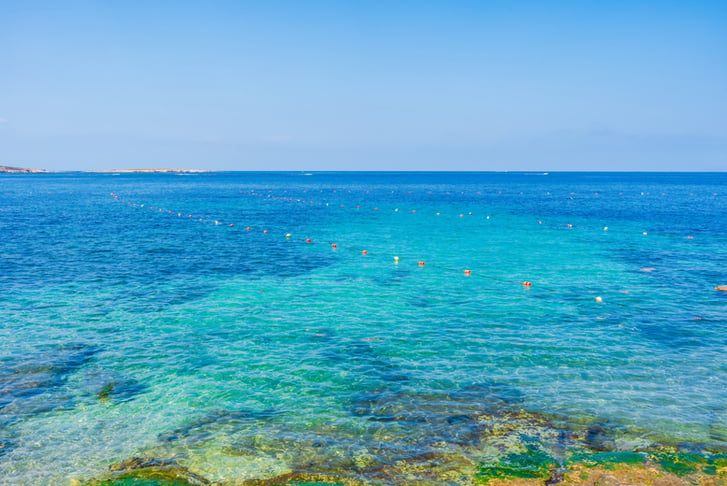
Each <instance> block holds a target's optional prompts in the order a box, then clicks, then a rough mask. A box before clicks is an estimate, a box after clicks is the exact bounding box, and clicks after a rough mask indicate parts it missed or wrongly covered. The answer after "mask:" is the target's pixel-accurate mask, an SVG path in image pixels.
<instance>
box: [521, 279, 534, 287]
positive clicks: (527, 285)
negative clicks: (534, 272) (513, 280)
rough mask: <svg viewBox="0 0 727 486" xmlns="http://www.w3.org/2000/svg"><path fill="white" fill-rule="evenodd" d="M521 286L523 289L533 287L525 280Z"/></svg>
mask: <svg viewBox="0 0 727 486" xmlns="http://www.w3.org/2000/svg"><path fill="white" fill-rule="evenodd" d="M523 285H524V286H525V287H532V286H533V284H532V283H530V282H528V281H527V280H526V281H525V282H523Z"/></svg>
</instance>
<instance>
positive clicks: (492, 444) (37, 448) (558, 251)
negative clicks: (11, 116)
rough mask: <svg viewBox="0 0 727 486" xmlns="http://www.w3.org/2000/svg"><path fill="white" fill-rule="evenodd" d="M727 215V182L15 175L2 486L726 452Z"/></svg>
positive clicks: (433, 479) (381, 478) (5, 200)
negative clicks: (664, 448)
mask: <svg viewBox="0 0 727 486" xmlns="http://www.w3.org/2000/svg"><path fill="white" fill-rule="evenodd" d="M726 203H727V174H616V173H613V174H598V173H596V174H594V173H580V174H579V173H551V174H547V175H544V174H523V173H474V174H471V173H470V174H467V173H314V174H312V175H305V174H303V173H205V174H195V175H185V176H179V175H174V174H122V175H112V174H33V175H5V176H0V289H1V290H2V292H1V293H0V316H2V321H0V360H1V361H2V368H1V369H0V484H13V485H16V484H17V485H26V484H27V485H39V484H54V485H55V484H73V481H74V480H76V481H86V480H89V479H92V478H96V477H101V476H103V475H104V474H106V473H107V472H108V470H109V466H111V465H113V464H118V463H120V462H122V461H124V460H127V459H129V458H131V457H145V458H158V459H160V460H168V461H174V463H175V464H178V465H180V466H183V467H185V468H187V469H188V470H189V471H191V472H192V473H195V474H198V475H201V476H204V477H205V478H207V479H208V480H211V481H219V482H221V483H223V484H225V483H228V484H238V483H239V482H240V481H243V480H248V479H267V478H274V477H276V476H280V475H284V474H289V473H313V474H322V475H327V476H330V477H338V478H347V479H353V480H360V481H368V482H371V483H375V484H378V483H380V484H407V483H412V482H416V483H427V482H430V483H432V484H445V483H451V484H467V483H468V481H469V480H470V478H471V477H472V476H473V475H474V474H475V473H476V472H477V470H478V468H479V466H480V464H483V463H488V462H493V461H495V462H496V461H497V460H498V458H499V457H500V456H501V455H502V454H504V453H506V452H507V451H509V450H512V449H513V448H517V447H520V446H522V444H523V443H537V444H538V447H542V448H543V449H544V450H546V451H547V452H548V453H549V454H551V455H552V456H553V457H555V458H556V459H557V460H562V459H564V458H567V456H568V455H569V454H575V453H580V452H582V451H584V450H594V451H598V450H649V449H650V448H653V447H657V446H660V445H665V444H666V445H674V446H675V447H682V448H688V449H689V450H721V449H724V448H727V409H726V408H725V404H726V403H727V373H726V372H727V360H726V359H725V356H726V352H727V333H726V332H725V330H727V293H725V292H720V291H717V290H715V289H714V287H715V286H717V285H727V209H725V208H727V204H726ZM160 208H161V211H160ZM215 222H217V223H218V224H215ZM230 225H234V226H230ZM247 228H250V229H249V230H248V229H247ZM605 228H607V229H605ZM286 235H289V237H286ZM308 239H310V240H311V241H310V242H307V241H306V240H308ZM333 244H335V245H336V247H333V246H332V245H333ZM364 250H365V251H366V252H367V253H366V254H364V253H363V251H364ZM394 257H398V261H396V260H395V258H394ZM419 262H424V265H420V264H419ZM465 270H470V274H469V275H467V274H465ZM523 282H530V283H531V284H532V285H523ZM597 298H600V299H597ZM599 300H600V302H599ZM503 430H507V431H508V432H507V433H504V432H502V431H503Z"/></svg>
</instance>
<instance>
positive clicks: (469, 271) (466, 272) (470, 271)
mask: <svg viewBox="0 0 727 486" xmlns="http://www.w3.org/2000/svg"><path fill="white" fill-rule="evenodd" d="M464 274H465V275H472V270H465V271H464Z"/></svg>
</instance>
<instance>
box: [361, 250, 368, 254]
mask: <svg viewBox="0 0 727 486" xmlns="http://www.w3.org/2000/svg"><path fill="white" fill-rule="evenodd" d="M361 254H362V255H368V254H369V252H368V251H366V250H363V251H362V252H361Z"/></svg>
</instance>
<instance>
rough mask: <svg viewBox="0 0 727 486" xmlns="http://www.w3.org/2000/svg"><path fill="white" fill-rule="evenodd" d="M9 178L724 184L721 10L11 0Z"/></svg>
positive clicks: (0, 69) (3, 56)
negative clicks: (663, 174)
mask: <svg viewBox="0 0 727 486" xmlns="http://www.w3.org/2000/svg"><path fill="white" fill-rule="evenodd" d="M0 164H3V165H19V166H29V167H40V168H46V169H52V170H62V169H92V168H124V167H182V168H207V169H224V170H277V169H281V170H727V2H724V1H714V2H708V1H700V0H695V1H681V2H672V1H643V2H642V1H638V0H635V1H617V0H615V1H609V2H586V1H572V2H569V1H552V2H547V1H533V2H527V1H518V0H512V1H501V2H488V1H454V0H451V1H444V0H442V1H439V2H429V1H395V0H390V1H375V0H372V1H358V2H353V1H350V2H349V1H344V0H340V1H331V2H324V1H310V2H308V1H298V0H292V1H277V0H266V1H259V2H244V1H215V2H212V1H210V2H203V1H198V2H185V1H182V0H179V1H168V2H164V1H113V2H111V1H97V2H91V1H60V0H59V1H47V2H36V1H33V0H18V1H14V0H0Z"/></svg>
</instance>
